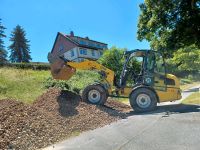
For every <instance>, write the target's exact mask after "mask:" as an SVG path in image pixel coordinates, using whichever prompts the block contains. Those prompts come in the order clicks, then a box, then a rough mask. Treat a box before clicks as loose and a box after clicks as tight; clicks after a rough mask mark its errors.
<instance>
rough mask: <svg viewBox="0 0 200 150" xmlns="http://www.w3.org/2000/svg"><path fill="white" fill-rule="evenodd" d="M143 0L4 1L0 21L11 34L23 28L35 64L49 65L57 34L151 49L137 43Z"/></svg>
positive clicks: (1, 1) (144, 43) (121, 45)
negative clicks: (47, 63)
mask: <svg viewBox="0 0 200 150" xmlns="http://www.w3.org/2000/svg"><path fill="white" fill-rule="evenodd" d="M142 2H143V0H0V5H1V9H0V18H1V19H2V23H3V25H4V26H5V27H6V28H7V29H6V31H5V33H6V35H7V38H6V39H5V46H6V47H7V46H9V45H10V42H9V37H10V33H11V31H12V30H13V28H14V27H16V25H18V24H19V25H21V26H22V27H23V28H24V29H25V31H26V34H27V36H26V37H27V38H28V39H29V40H30V45H31V47H30V50H31V56H32V58H33V61H34V62H47V53H48V52H49V51H50V50H51V49H52V46H53V43H54V40H55V38H56V34H57V32H63V33H66V34H68V33H69V32H70V31H71V30H73V31H74V33H75V35H77V36H83V37H86V36H88V37H89V38H90V39H93V40H97V41H100V42H105V43H107V44H108V46H109V47H111V46H117V47H120V48H128V49H136V48H144V49H148V48H149V43H148V42H145V41H143V42H139V41H138V40H137V23H138V17H139V14H140V10H139V4H140V3H142Z"/></svg>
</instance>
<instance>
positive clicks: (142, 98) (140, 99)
mask: <svg viewBox="0 0 200 150" xmlns="http://www.w3.org/2000/svg"><path fill="white" fill-rule="evenodd" d="M136 102H137V105H138V106H139V107H141V108H148V107H149V106H150V104H151V98H150V97H149V95H147V94H140V95H138V96H137V99H136Z"/></svg>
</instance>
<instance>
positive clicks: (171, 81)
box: [48, 49, 181, 112]
mask: <svg viewBox="0 0 200 150" xmlns="http://www.w3.org/2000/svg"><path fill="white" fill-rule="evenodd" d="M124 57H125V62H124V65H123V69H122V72H121V76H120V78H119V80H118V79H116V76H115V72H113V71H112V70H110V69H108V68H106V67H104V66H102V65H101V64H99V63H97V62H96V61H90V60H85V61H83V62H72V61H69V60H67V59H66V58H64V57H63V56H54V55H53V54H51V53H50V54H49V55H48V59H49V62H50V64H51V73H52V76H53V78H54V79H61V80H68V79H69V78H70V77H71V76H72V75H73V74H74V73H75V72H76V69H82V70H97V71H98V72H99V73H100V75H101V78H102V80H101V82H99V83H94V84H92V85H89V86H87V87H86V88H85V89H84V90H83V92H82V99H83V100H84V101H86V102H89V103H92V104H99V105H103V104H104V103H105V102H106V100H107V98H108V97H118V98H129V102H130V105H131V106H132V108H133V109H134V111H137V112H144V111H151V110H153V109H155V107H156V106H157V103H160V102H167V101H175V100H179V99H181V90H180V84H179V80H178V78H177V77H176V76H174V75H172V74H166V68H165V62H164V59H163V57H162V55H161V54H160V53H159V52H157V51H153V50H138V49H137V50H132V51H127V52H125V54H124ZM133 61H137V62H139V63H138V65H139V66H140V67H139V71H136V67H134V65H132V64H133ZM137 70H138V69H137ZM117 81H119V82H117Z"/></svg>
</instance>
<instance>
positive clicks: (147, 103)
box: [129, 88, 157, 112]
mask: <svg viewBox="0 0 200 150" xmlns="http://www.w3.org/2000/svg"><path fill="white" fill-rule="evenodd" d="M129 101H130V105H131V107H132V108H133V109H134V111H136V112H146V111H151V110H154V109H155V107H156V105H157V96H156V94H155V93H154V92H153V91H152V90H150V89H147V88H139V89H136V90H135V91H133V92H132V93H131V95H130V98H129Z"/></svg>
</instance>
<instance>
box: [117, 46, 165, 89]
mask: <svg viewBox="0 0 200 150" xmlns="http://www.w3.org/2000/svg"><path fill="white" fill-rule="evenodd" d="M124 56H125V63H124V66H123V70H122V73H121V76H120V87H121V88H125V87H134V86H135V85H141V84H143V85H146V86H151V87H153V88H154V89H156V90H163V91H165V90H166V85H165V79H166V71H165V63H164V59H163V57H162V55H161V54H160V53H159V52H156V51H153V50H132V51H127V52H125V54H124Z"/></svg>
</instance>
